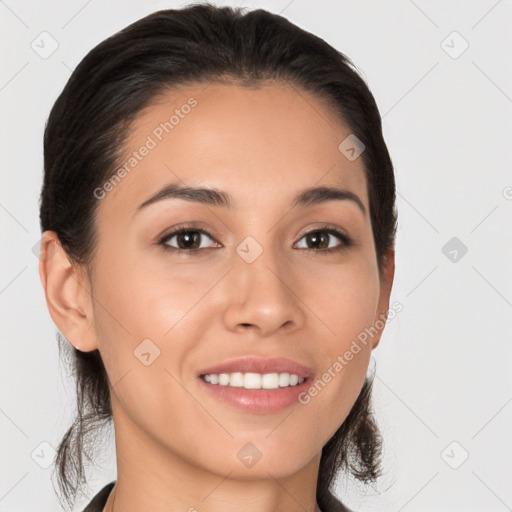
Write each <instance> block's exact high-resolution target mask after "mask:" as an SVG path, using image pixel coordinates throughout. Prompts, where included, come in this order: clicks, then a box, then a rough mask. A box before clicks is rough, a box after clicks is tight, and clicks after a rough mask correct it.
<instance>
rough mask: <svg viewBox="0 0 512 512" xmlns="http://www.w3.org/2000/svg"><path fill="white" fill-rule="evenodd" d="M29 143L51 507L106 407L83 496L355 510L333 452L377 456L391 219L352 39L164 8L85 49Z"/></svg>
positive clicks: (72, 476)
mask: <svg viewBox="0 0 512 512" xmlns="http://www.w3.org/2000/svg"><path fill="white" fill-rule="evenodd" d="M44 159H45V175H44V183H43V189H42V194H41V205H40V220H41V230H42V232H43V237H42V241H41V263H40V276H41V281H42V283H43V287H44V289H45V297H46V301H47V304H48V309H49V312H50V314H51V317H52V319H53V321H54V322H55V324H56V326H57V327H58V329H59V332H60V333H62V335H63V337H59V343H60V345H59V346H60V347H61V349H63V350H66V349H67V348H68V347H69V348H70V350H73V355H72V357H73V364H74V371H75V375H76V379H77V392H78V393H77V395H78V396H77V399H78V416H77V418H76V420H75V422H74V424H73V425H72V426H71V428H70V429H69V430H68V432H67V433H66V435H65V436H64V438H63V440H62V443H61V445H60V446H59V449H58V454H57V461H56V463H57V469H58V477H59V484H60V486H61V490H62V492H63V494H64V496H65V499H66V500H67V502H68V504H72V503H73V502H74V499H75V497H76V494H77V491H78V489H79V487H80V485H81V484H82V483H83V481H84V472H83V465H82V455H83V453H82V452H83V448H84V445H85V442H86V440H87V438H88V436H89V435H90V434H91V433H93V432H94V428H96V427H98V426H101V425H104V424H106V423H108V422H109V421H110V420H112V421H113V425H114V432H115V443H116V456H117V479H116V480H115V481H114V482H110V483H109V484H108V485H106V486H105V487H104V488H103V489H101V490H100V492H98V493H97V494H96V496H95V497H94V498H93V500H92V501H91V502H90V503H89V505H88V507H86V509H85V510H86V511H103V512H131V511H140V510H151V511H152V512H159V511H163V510H165V511H166V512H168V511H169V510H188V511H194V510H198V511H216V510H221V509H222V510H223V511H230V510H237V511H240V510H243V511H249V512H252V511H258V512H270V511H276V510H279V511H292V510H304V511H307V512H313V511H318V510H321V511H322V512H327V511H334V510H349V509H348V508H347V507H346V506H345V505H343V504H342V503H341V502H340V501H339V500H338V499H337V498H336V497H335V496H334V495H333V492H332V491H333V488H334V483H335V479H336V476H337V475H338V474H339V472H340V471H341V470H346V471H348V472H349V473H350V474H352V475H353V476H354V477H355V478H357V479H359V480H361V481H362V482H373V481H375V480H376V479H377V477H378V476H379V474H380V472H381V467H380V455H381V453H380V449H381V445H380V443H381V439H380V435H379V432H378V429H377V425H376V423H375V420H374V418H373V416H372V411H371V384H372V379H371V377H367V376H366V372H367V369H368V364H369V358H370V356H371V351H372V350H373V349H374V348H375V347H376V346H377V344H378V343H379V340H380V337H381V335H382V330H383V328H384V325H385V321H386V318H387V315H388V312H389V308H390V306H389V296H390V292H391V287H392V282H393V276H394V239H395V232H396V222H397V215H396V210H395V183H394V175H393V167H392V163H391V160H390V157H389V154H388V151H387V148H386V145H385V142H384V140H383V136H382V129H381V122H380V115H379V112H378V109H377V106H376V104H375V100H374V98H373V96H372V94H371V92H370V91H369V90H368V88H367V86H366V84H365V83H364V81H363V80H362V78H361V77H360V76H359V75H358V74H357V73H356V72H355V71H354V66H353V64H352V63H351V62H350V60H349V59H348V58H347V57H346V56H344V55H343V54H342V53H340V52H338V51H336V50H335V49H333V48H332V47H330V46H329V45H328V44H327V43H326V42H325V41H323V40H322V39H319V38H318V37H316V36H314V35H312V34H310V33H308V32H306V31H304V30H302V29H300V28H298V27H297V26H295V25H293V24H291V23H290V22H288V21H287V20H286V19H284V18H283V17H280V16H278V15H275V14H271V13H269V12H266V11H263V10H257V11H252V12H246V13H244V12H243V11H242V10H239V9H233V8H227V7H224V8H217V7H214V6H212V5H208V4H203V5H192V6H189V7H187V8H184V9H180V10H165V11H159V12H156V13H154V14H151V15H149V16H147V17H145V18H143V19H141V20H139V21H137V22H136V23H133V24H132V25H130V26H128V27H126V28H125V29H124V30H121V31H120V32H118V33H117V34H115V35H113V36H112V37H110V38H108V39H107V40H105V41H103V42H102V43H101V44H99V45H98V46H97V47H96V48H94V49H93V50H92V51H91V52H90V53H89V54H88V55H87V56H86V57H85V58H84V59H83V60H82V62H81V63H80V64H79V65H78V67H77V68H76V69H75V71H74V72H73V74H72V76H71V78H70V79H69V82H68V83H67V85H66V86H65V88H64V90H63V92H62V93H61V95H60V96H59V98H58V99H57V101H56V103H55V105H54V107H53V109H52V111H51V113H50V116H49V119H48V122H47V126H46V130H45V136H44ZM70 344H71V345H72V346H73V347H74V348H71V345H70ZM87 442H88V443H91V441H90V440H89V441H87ZM92 442H94V439H93V441H92ZM87 456H89V455H88V454H87Z"/></svg>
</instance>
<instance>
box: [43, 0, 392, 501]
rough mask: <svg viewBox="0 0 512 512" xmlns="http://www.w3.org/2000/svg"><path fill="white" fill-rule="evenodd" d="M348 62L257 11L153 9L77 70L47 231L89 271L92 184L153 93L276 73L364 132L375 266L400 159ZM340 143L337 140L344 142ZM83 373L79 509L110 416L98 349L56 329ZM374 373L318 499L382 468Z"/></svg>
mask: <svg viewBox="0 0 512 512" xmlns="http://www.w3.org/2000/svg"><path fill="white" fill-rule="evenodd" d="M356 69H357V68H356V67H355V65H354V64H353V63H352V62H351V61H350V59H349V58H348V57H347V56H346V55H344V54H343V53H341V52H340V51H337V50H336V49H334V48H333V47H331V46H330V45H329V44H327V43H326V42H325V41H324V40H323V39H321V38H319V37H317V36H315V35H313V34H311V33H309V32H307V31H305V30H303V29H301V28H299V27H297V26H296V25H294V24H292V23H290V22H289V21H288V20H287V19H285V18H283V17H282V16H279V15H276V14H272V13H270V12H267V11H265V10H262V9H258V10H253V11H248V12H244V9H240V8H231V7H215V6H213V5H210V4H191V5H189V6H187V7H186V8H183V9H169V10H162V11H158V12H155V13H153V14H151V15H149V16H146V17H144V18H142V19H140V20H138V21H137V22H135V23H133V24H131V25H129V26H128V27H126V28H124V29H123V30H121V31H119V32H117V33H116V34H114V35H113V36H111V37H109V38H107V39H106V40H104V41H103V42H101V43H100V44H99V45H97V46H96V47H95V48H93V49H92V50H91V51H90V52H89V53H88V54H87V55H86V56H85V58H84V59H83V60H82V61H81V62H80V63H79V65H78V66H77V67H76V69H75V70H74V71H73V73H72V75H71V77H70V79H69V81H68V82H67V84H66V86H65V87H64V89H63V91H62V92H61V94H60V95H59V97H58V98H57V100H56V102H55V104H54V106H53V108H52V110H51V113H50V115H49V118H48V121H47V124H46V128H45V133H44V180H43V187H42V192H41V199H40V222H41V230H42V231H46V230H51V231H54V232H55V233H56V234H57V236H58V238H59V241H60V242H61V244H62V246H63V248H64V250H65V251H66V253H67V254H68V256H69V257H70V259H71V261H72V262H73V263H76V264H78V265H83V266H84V268H86V269H87V270H88V271H90V269H91V268H92V265H93V262H94V255H95V249H96V248H97V238H96V235H97V232H96V229H95V213H96V207H97V199H96V196H95V195H94V193H93V192H94V190H95V189H96V188H97V187H100V186H101V185H102V184H103V183H105V181H106V180H107V179H108V178H109V177H110V176H112V175H113V174H114V171H115V169H116V168H117V166H118V165H119V159H120V155H121V151H122V149H123V143H124V141H125V140H126V137H127V135H128V134H129V131H130V126H131V123H132V122H133V121H134V120H135V119H136V117H137V115H138V114H139V113H140V112H141V111H142V109H144V108H146V107H148V106H149V105H151V102H152V101H154V100H155V98H156V96H157V95H159V94H162V93H165V92H166V91H169V90H172V89H173V88H177V87H181V86H186V85H187V84H201V83H204V84H207V83H212V82H218V83H231V82H233V81H236V82H237V83H238V84H240V85H243V86H250V87H254V86H258V84H259V83H262V82H263V81H266V80H272V81H275V80H278V81H282V82H285V83H287V84H290V85H292V86H294V87H296V88H298V89H302V90H304V91H308V92H310V93H313V94H314V95H316V97H317V98H319V99H321V100H324V101H326V104H327V105H329V107H330V108H331V109H332V112H333V113H334V115H335V116H337V117H338V118H339V120H340V122H342V123H344V124H345V125H346V126H348V127H349V128H350V130H351V132H352V133H353V134H354V135H355V136H356V137H357V138H358V139H359V140H361V141H362V142H363V143H364V145H365V149H364V151H363V153H362V154H361V156H360V158H362V160H363V163H364V169H365V176H366V182H367V189H368V196H369V206H370V218H371V224H372V230H373V237H374V242H375V248H376V258H377V262H378V266H379V272H382V269H383V265H384V259H385V253H386V251H387V249H388V248H390V247H393V246H394V240H395V233H396V224H397V213H396V209H395V181H394V172H393V166H392V163H391V159H390V156H389V154H388V150H387V147H386V144H385V142H384V138H383V135H382V126H381V118H380V114H379V111H378V109H377V105H376V103H375V100H374V98H373V95H372V94H371V92H370V90H369V88H368V87H367V85H366V83H365V82H364V80H363V79H362V78H361V76H360V74H359V73H358V72H357V70H356ZM340 142H341V141H340ZM58 343H59V351H60V354H61V356H62V355H63V354H64V355H65V356H68V357H69V359H68V362H69V364H70V367H71V368H72V371H73V374H74V376H75V378H76V392H77V416H76V419H75V420H74V422H73V424H72V425H71V427H70V428H69V430H68V431H67V432H66V434H65V435H64V437H63V439H62V441H61V443H60V445H59V447H58V451H57V458H56V468H57V470H58V478H59V487H60V489H61V491H62V493H63V494H64V497H65V499H66V501H67V503H68V504H70V505H72V504H73V503H74V501H75V499H76V495H77V493H78V491H79V489H80V488H81V485H82V483H83V482H85V478H84V477H85V473H84V467H83V455H84V454H85V456H86V457H87V458H90V456H89V454H88V452H87V450H86V447H87V446H88V443H89V444H90V446H91V447H93V448H94V446H95V443H94V441H95V437H94V435H92V434H94V432H95V431H96V429H97V428H98V427H100V426H104V425H107V424H109V422H110V421H111V420H112V409H111V403H110V394H109V387H108V380H107V375H106V372H105V367H104V365H103V362H102V359H101V356H100V353H99V351H98V350H95V351H92V352H80V351H78V350H73V349H72V348H70V345H69V343H68V341H67V340H66V339H65V338H63V337H62V336H60V335H58ZM372 382H373V379H372V378H367V379H366V381H365V383H364V385H363V387H362V389H361V392H360V394H359V396H358V398H357V400H356V402H355V404H354V406H353V407H352V409H351V411H350V413H349V415H348V416H347V418H346V419H345V421H344V422H343V424H342V425H341V426H340V427H339V429H338V430H337V431H336V433H335V434H334V435H333V437H332V438H331V439H330V440H329V441H328V442H327V444H326V445H325V446H324V447H323V450H322V458H321V462H320V471H319V475H318V486H317V501H318V503H319V505H320V507H323V506H324V505H323V504H324V503H325V502H326V501H325V500H326V499H327V494H326V493H328V491H329V490H330V489H332V484H333V482H334V479H335V477H336V475H337V474H338V472H339V471H340V470H342V469H345V470H347V471H349V472H350V473H351V474H352V475H353V476H354V477H355V478H357V479H358V480H360V481H363V482H365V483H369V482H373V481H375V480H376V479H377V478H378V476H379V475H380V474H381V448H382V447H381V441H382V440H381V436H380V434H379V430H378V428H377V424H376V422H375V420H374V418H373V416H372V410H371V387H372Z"/></svg>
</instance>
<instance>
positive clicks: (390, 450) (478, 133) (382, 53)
mask: <svg viewBox="0 0 512 512" xmlns="http://www.w3.org/2000/svg"><path fill="white" fill-rule="evenodd" d="M185 4H186V2H172V1H166V2H164V1H150V2H148V1H147V2H142V1H140V0H139V1H133V0H132V1H121V0H115V1H111V2H108V3H107V2H100V1H98V0H92V1H91V0H90V1H89V2H87V1H68V2H64V1H62V2H58V1H45V2H36V1H32V2H20V1H15V0H5V1H0V34H1V58H2V65H1V70H0V73H1V75H0V103H1V107H0V108H1V130H2V132H1V139H0V140H1V152H2V153H1V162H2V174H1V185H0V223H1V249H2V251H1V263H0V304H1V310H0V315H1V317H0V325H1V331H0V332H1V343H2V345H1V359H0V361H1V370H0V376H1V377H0V378H1V407H0V429H1V432H2V435H1V436H0V450H1V451H0V460H1V461H2V463H1V478H0V510H2V511H4V512H11V511H30V512H33V511H35V510H38V511H39V512H50V511H55V510H59V506H58V501H57V498H56V496H55V494H54V490H53V484H52V478H51V472H52V469H53V467H50V468H47V469H44V467H41V465H43V466H44V465H45V464H49V463H50V462H51V460H52V457H53V452H52V448H51V447H52V446H53V447H54V448H56V447H57V445H58V442H59V441H60V438H61V437H62V435H63V434H64V432H65V429H67V428H68V426H69V423H70V421H71V419H72V417H73V414H74V411H75V405H74V404H75V396H74V388H73V384H72V382H71V381H70V380H69V378H68V375H67V373H66V371H65V369H64V368H63V367H62V366H60V365H59V361H58V352H57V342H56V340H55V333H56V328H55V327H54V325H53V322H52V320H51V317H50V315H49V313H48V310H47V307H46V303H45V300H44V295H43V290H42V286H41V283H40V280H39V275H38V258H37V257H36V256H35V255H34V252H33V248H34V246H35V247H37V243H38V241H39V238H40V232H39V223H38V198H39V193H40V187H41V180H42V135H43V128H44V122H45V119H46V117H47V115H48V113H49V111H50V108H51V106H52V104H53V102H54V101H55V99H56V97H57V95H58V94H59V93H60V91H61V90H62V87H63V86H64V84H65V82H66V81H67V79H68V78H69V75H70V71H71V70H72V69H73V68H74V67H75V66H76V65H77V64H78V62H79V61H80V60H81V59H82V58H83V57H84V56H85V54H86V53H87V51H89V49H91V48H92V47H93V46H95V45H96V44H97V43H99V42H100V41H102V40H103V39H104V38H106V37H107V36H109V35H111V34H113V33H114V32H115V31H117V30H119V29H121V28H123V27H124V26H126V25H127V24H129V23H131V22H132V21H135V20H136V19H138V18H140V17H142V16H143V15H146V14H148V13H150V12H152V11H155V10H158V9H163V8H169V7H181V6H183V5H185ZM241 4H242V5H243V6H247V7H250V8H255V7H262V8H266V9H268V10H270V11H273V12H276V13H282V14H283V15H284V16H286V17H288V18H289V19H290V20H291V21H292V22H294V23H296V24H298V25H299V26H301V27H303V28H305V29H306V30H309V31H311V32H313V33H315V34H317V35H319V36H320V37H322V38H324V39H325V40H326V41H327V42H329V43H330V44H332V45H333V46H334V47H336V48H337V49H339V50H341V51H343V52H345V53H346V54H347V55H348V56H349V57H350V58H352V59H353V61H354V62H355V63H356V65H357V66H358V68H359V69H360V70H361V72H362V74H363V77H364V78H365V79H366V80H367V82H368V84H369V86H370V89H371V90H372V92H373V94H374V96H375V98H376V100H377V104H378V106H379V108H380V110H381V114H382V116H383V123H384V131H385V138H386V141H387V143H388V147H389V150H390V153H391V156H392V159H393V162H394V165H395V169H396V179H397V191H398V202H397V204H398V209H399V229H398V239H397V247H396V249H397V259H396V263H397V270H396V278H395V284H394V288H393V292H392V297H391V300H392V301H394V300H398V301H400V302H401V303H402V304H403V311H402V312H401V313H400V314H399V315H398V317H397V318H396V319H394V320H393V321H391V322H390V323H389V324H388V326H387V327H386V331H385V333H384V336H383V338H382V341H381V343H380V345H379V347H378V348H377V349H376V351H375V352H374V359H375V363H376V365H377V366H376V367H377V377H376V380H375V393H374V396H375V408H376V413H377V417H378V418H379V424H380V426H381V429H382V433H383V435H384V439H385V461H384V465H385V468H386V474H385V476H384V477H383V478H382V479H381V480H380V482H379V484H378V486H377V487H376V488H375V489H373V488H368V489H364V488H363V487H361V486H356V485H354V483H353V482H351V481H346V479H344V478H341V479H340V481H339V488H338V494H339V495H340V496H341V497H342V498H343V499H344V501H345V502H346V503H347V505H349V506H351V507H352V508H354V509H355V510H357V511H383V510H386V511H402V510H403V511H406V512H413V511H422V512H427V511H436V512H441V511H450V512H456V511H468V510H472V511H477V510H478V511H486V512H491V511H496V512H499V511H502V510H507V509H510V508H511V507H512V486H511V485H510V482H511V474H512V473H511V469H512V457H511V454H512V450H511V448H512V446H511V445H512V441H511V435H510V432H511V430H510V427H511V423H512V421H511V420H512V403H511V402H512V389H511V385H510V363H511V353H512V349H511V336H510V333H511V324H512V322H511V320H512V314H511V313H512V272H511V266H510V262H511V252H512V251H511V245H512V244H511V228H512V225H511V224H512V200H511V198H512V174H511V172H510V169H511V163H512V162H511V160H512V157H511V152H510V146H511V142H512V139H511V135H512V115H511V113H512V77H511V68H510V63H511V62H512V58H511V57H512V44H511V42H512V41H511V39H512V36H511V33H512V30H511V21H512V2H511V1H510V0H508V1H505V0H502V1H498V2H496V1H495V0H489V1H479V2H475V1H471V2H469V1H465V2H455V1H451V2H447V1H435V2H427V1H420V0H417V1H415V2H413V1H412V0H393V1H386V2H382V1H380V2H378V1H356V0H352V1H340V2H334V1H332V2H327V1H323V2H316V1H315V2H312V1H311V2H307V1H305V0H294V1H293V0H292V1H291V2H290V1H289V0H284V1H274V2H270V1H254V2H249V1H246V2H242V3H241ZM219 5H220V3H219ZM223 5H240V3H239V2H227V3H224V4H223ZM43 31H47V32H48V33H49V34H51V38H53V39H55V40H56V41H57V43H58V48H57V50H56V51H55V52H54V53H53V54H52V55H50V56H49V57H48V58H46V59H43V58H41V56H40V55H39V54H38V53H36V52H35V51H34V50H33V49H32V47H31V43H32V42H33V41H35V42H34V45H36V44H39V46H40V47H41V46H42V45H43V43H41V38H42V37H47V38H48V36H40V34H41V32H43ZM454 31H456V32H457V33H458V34H459V35H457V34H453V32H454ZM443 41H444V42H443ZM50 43H51V41H50V39H46V40H45V48H46V49H49V48H51V46H50ZM466 44H468V45H469V47H468V48H467V50H466V51H464V52H463V53H461V51H462V50H463V49H464V47H465V45H466ZM459 53H461V54H460V55H459ZM452 237H457V239H458V240H459V241H460V242H461V243H463V244H464V245H465V246H466V247H467V253H466V254H465V255H462V253H461V251H460V250H459V252H458V253H457V260H456V261H452V260H451V259H453V257H454V255H455V253H452V254H448V256H446V255H445V254H444V253H443V250H442V248H443V247H444V246H445V244H446V243H447V242H448V241H449V240H450V239H451V238H452ZM457 243H459V242H457ZM449 250H452V248H451V247H449ZM445 252H447V253H448V251H447V250H445ZM453 442H455V444H451V443H453ZM447 447H448V448H447ZM466 455H469V457H468V458H467V460H465V461H464V463H463V464H462V465H460V466H459V467H458V469H453V467H456V466H458V465H459V464H460V463H461V462H462V461H463V459H464V457H465V456H466ZM114 456H115V452H114V450H113V436H112V434H109V432H105V449H104V457H103V460H101V461H98V466H97V467H92V468H89V475H90V476H89V482H90V487H89V490H88V495H87V496H84V497H83V500H82V501H81V502H80V503H79V505H78V506H77V508H76V510H81V507H82V506H83V505H85V503H86V501H88V499H90V497H91V496H92V495H93V494H95V493H96V492H97V491H98V490H99V489H100V488H101V487H102V486H103V485H105V484H106V483H107V482H109V481H111V480H113V479H114V478H115V477H116V472H115V458H114Z"/></svg>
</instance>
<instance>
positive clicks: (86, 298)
mask: <svg viewBox="0 0 512 512" xmlns="http://www.w3.org/2000/svg"><path fill="white" fill-rule="evenodd" d="M84 275H86V273H82V272H80V271H79V268H78V267H77V266H76V265H73V264H72V262H71V261H70V259H69V257H68V255H67V254H66V251H65V250H64V249H63V247H62V245H61V243H60V241H59V239H58V236H57V234H56V233H55V232H53V231H45V232H44V233H43V235H42V238H41V247H40V254H39V277H40V278H41V283H42V285H43V288H44V293H45V298H46V304H47V306H48V311H49V313H50V316H51V317H52V320H53V322H54V323H55V325H56V326H57V328H58V329H59V331H60V332H61V333H62V334H63V335H64V337H65V338H66V339H67V340H68V341H69V342H70V343H71V344H72V345H73V346H74V347H75V348H77V349H78V348H79V347H80V348H79V350H81V351H82V352H88V351H91V350H95V349H96V348H97V341H96V338H95V336H94V334H93V333H94V332H95V330H94V329H91V326H92V322H93V315H92V313H93V309H92V298H91V295H90V291H89V283H88V281H87V279H84Z"/></svg>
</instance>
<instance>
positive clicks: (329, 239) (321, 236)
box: [299, 228, 352, 253]
mask: <svg viewBox="0 0 512 512" xmlns="http://www.w3.org/2000/svg"><path fill="white" fill-rule="evenodd" d="M302 239H304V240H305V241H306V247H299V248H300V249H307V250H311V251H318V252H323V253H326V252H327V253H329V252H332V251H339V250H343V249H346V248H348V247H350V246H351V245H352V240H351V239H350V238H349V237H348V236H347V235H345V233H342V232H341V231H338V230H337V229H333V228H317V229H315V230H313V231H310V232H308V233H306V234H305V235H304V236H303V237H302V238H301V240H302ZM336 239H338V241H339V242H340V243H338V244H336V242H335V240H336Z"/></svg>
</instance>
